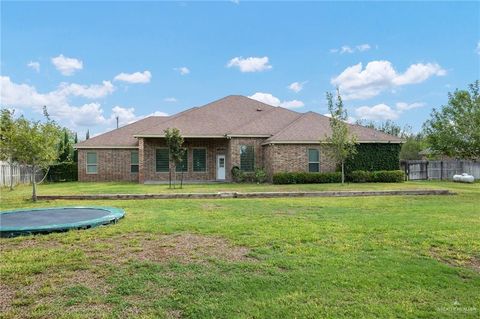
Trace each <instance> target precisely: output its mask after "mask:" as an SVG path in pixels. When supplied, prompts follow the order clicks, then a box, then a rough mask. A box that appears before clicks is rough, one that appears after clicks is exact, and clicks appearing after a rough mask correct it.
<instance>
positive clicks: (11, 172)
mask: <svg viewBox="0 0 480 319" xmlns="http://www.w3.org/2000/svg"><path fill="white" fill-rule="evenodd" d="M11 168H12V169H11ZM43 175H44V173H43V172H42V171H41V170H40V171H38V172H37V174H36V177H35V180H36V181H40V180H41V179H42V178H43ZM12 180H13V185H18V184H30V183H31V182H32V168H31V167H30V166H26V165H18V164H13V165H12V167H10V164H8V163H7V162H1V161H0V187H8V186H10V182H11V181H12Z"/></svg>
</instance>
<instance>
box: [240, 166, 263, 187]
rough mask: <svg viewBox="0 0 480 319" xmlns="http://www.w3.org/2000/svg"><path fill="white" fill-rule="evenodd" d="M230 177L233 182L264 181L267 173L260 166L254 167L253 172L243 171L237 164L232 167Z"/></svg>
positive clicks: (258, 182)
mask: <svg viewBox="0 0 480 319" xmlns="http://www.w3.org/2000/svg"><path fill="white" fill-rule="evenodd" d="M232 177H233V181H234V182H235V183H257V184H260V183H265V182H266V181H267V173H266V172H265V170H264V169H262V168H256V169H255V171H254V172H244V171H242V170H240V168H239V167H238V166H234V167H232Z"/></svg>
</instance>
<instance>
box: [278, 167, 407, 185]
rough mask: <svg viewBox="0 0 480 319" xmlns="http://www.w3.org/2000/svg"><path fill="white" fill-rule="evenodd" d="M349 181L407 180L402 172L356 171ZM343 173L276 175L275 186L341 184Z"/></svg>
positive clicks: (385, 181)
mask: <svg viewBox="0 0 480 319" xmlns="http://www.w3.org/2000/svg"><path fill="white" fill-rule="evenodd" d="M346 178H347V181H349V182H353V183H401V182H403V181H404V180H405V173H404V172H403V171H400V170H394V171H375V172H367V171H354V172H352V173H349V174H348V175H347V176H346ZM341 182H342V173H340V172H332V173H306V172H295V173H276V174H273V183H274V184H317V183H341Z"/></svg>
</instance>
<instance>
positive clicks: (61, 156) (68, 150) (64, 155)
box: [58, 128, 74, 163]
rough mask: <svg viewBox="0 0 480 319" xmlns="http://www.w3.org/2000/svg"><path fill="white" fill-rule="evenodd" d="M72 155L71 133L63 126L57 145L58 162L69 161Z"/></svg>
mask: <svg viewBox="0 0 480 319" xmlns="http://www.w3.org/2000/svg"><path fill="white" fill-rule="evenodd" d="M73 157H74V151H73V145H72V133H71V132H70V131H69V130H68V129H67V128H63V129H62V139H61V140H60V144H59V145H58V162H60V163H64V162H71V161H72V160H73Z"/></svg>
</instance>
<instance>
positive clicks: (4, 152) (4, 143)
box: [0, 109, 18, 190]
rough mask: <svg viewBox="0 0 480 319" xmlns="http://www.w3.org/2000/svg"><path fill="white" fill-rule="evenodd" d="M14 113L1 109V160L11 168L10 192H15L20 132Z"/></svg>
mask: <svg viewBox="0 0 480 319" xmlns="http://www.w3.org/2000/svg"><path fill="white" fill-rule="evenodd" d="M14 112H15V111H11V110H9V109H1V115H0V150H1V151H0V160H2V161H5V162H7V163H8V165H9V166H10V190H13V165H14V162H15V159H16V157H17V146H16V144H15V141H16V139H15V135H16V134H17V132H18V131H17V129H16V126H15V120H14V117H13V116H14Z"/></svg>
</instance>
